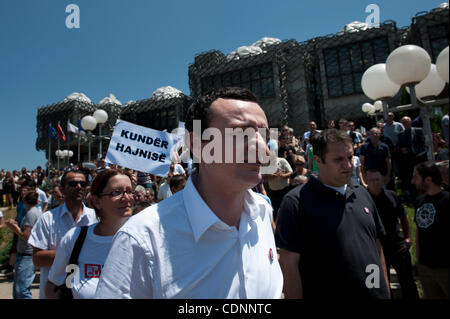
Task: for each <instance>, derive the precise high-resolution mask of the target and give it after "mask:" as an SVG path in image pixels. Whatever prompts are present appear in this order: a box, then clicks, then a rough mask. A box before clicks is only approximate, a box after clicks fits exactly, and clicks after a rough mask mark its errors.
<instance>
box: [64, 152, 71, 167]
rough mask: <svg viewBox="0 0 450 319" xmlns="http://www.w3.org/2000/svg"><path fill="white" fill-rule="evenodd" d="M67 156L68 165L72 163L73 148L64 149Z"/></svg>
mask: <svg viewBox="0 0 450 319" xmlns="http://www.w3.org/2000/svg"><path fill="white" fill-rule="evenodd" d="M63 152H64V154H65V157H67V166H69V165H70V158H71V157H72V156H73V152H72V151H71V150H64V151H63Z"/></svg>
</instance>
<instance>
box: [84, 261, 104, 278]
mask: <svg viewBox="0 0 450 319" xmlns="http://www.w3.org/2000/svg"><path fill="white" fill-rule="evenodd" d="M101 274H102V265H95V264H85V265H84V277H85V278H100V275H101Z"/></svg>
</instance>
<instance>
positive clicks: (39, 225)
mask: <svg viewBox="0 0 450 319" xmlns="http://www.w3.org/2000/svg"><path fill="white" fill-rule="evenodd" d="M50 214H52V213H51V212H50V211H48V212H46V213H44V214H42V215H41V217H39V219H38V221H37V222H36V224H35V225H34V226H33V229H32V230H31V234H30V237H29V238H28V244H30V245H31V246H33V247H35V248H39V249H49V245H50V243H49V238H50V228H49V224H50V221H49V219H50V218H51V215H50Z"/></svg>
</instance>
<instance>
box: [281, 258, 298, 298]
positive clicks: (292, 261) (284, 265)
mask: <svg viewBox="0 0 450 319" xmlns="http://www.w3.org/2000/svg"><path fill="white" fill-rule="evenodd" d="M299 262H300V254H298V253H294V252H292V251H288V250H285V249H280V266H281V270H282V271H283V278H284V297H285V298H286V299H302V298H303V288H302V279H301V276H300V271H299V270H298V265H299Z"/></svg>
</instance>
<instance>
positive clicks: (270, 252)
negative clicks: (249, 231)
mask: <svg viewBox="0 0 450 319" xmlns="http://www.w3.org/2000/svg"><path fill="white" fill-rule="evenodd" d="M269 260H270V263H272V261H273V252H272V248H269Z"/></svg>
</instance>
